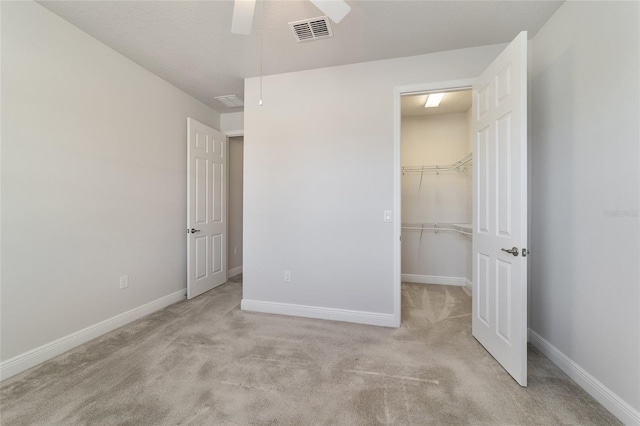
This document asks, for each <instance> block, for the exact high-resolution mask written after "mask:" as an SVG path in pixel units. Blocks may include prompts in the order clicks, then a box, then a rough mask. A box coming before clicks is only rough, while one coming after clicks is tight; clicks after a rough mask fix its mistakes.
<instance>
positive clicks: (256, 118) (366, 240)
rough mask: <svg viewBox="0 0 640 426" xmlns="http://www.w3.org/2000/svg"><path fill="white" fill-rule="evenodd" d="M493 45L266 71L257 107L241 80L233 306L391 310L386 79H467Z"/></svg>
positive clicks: (495, 49)
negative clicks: (239, 279)
mask: <svg viewBox="0 0 640 426" xmlns="http://www.w3.org/2000/svg"><path fill="white" fill-rule="evenodd" d="M503 47H504V46H503V45H496V46H485V47H478V48H471V49H463V50H457V51H450V52H443V53H437V54H430V55H421V56H415V57H409V58H400V59H391V60H384V61H376V62H368V63H360V64H353V65H347V66H341V67H332V68H323V69H316V70H310V71H303V72H295V73H289V74H281V75H274V76H267V77H265V78H264V84H263V96H262V99H263V101H264V105H263V106H262V107H259V106H258V94H259V90H258V88H259V86H258V79H256V78H252V79H247V80H246V81H245V146H244V148H245V176H244V178H245V181H244V191H245V197H244V201H245V203H244V250H245V251H244V300H243V308H245V309H246V308H248V305H249V304H248V303H245V301H247V300H253V301H260V302H266V303H267V304H270V306H271V307H272V308H274V309H273V310H277V309H280V308H282V309H281V311H285V310H287V309H286V306H285V307H283V306H281V305H274V304H273V302H276V303H284V304H296V305H307V306H313V307H324V308H332V309H342V310H353V311H364V312H369V313H374V314H389V315H391V314H393V301H394V285H393V283H394V276H393V258H394V257H393V248H394V240H393V225H392V224H390V223H384V222H383V211H384V210H391V209H393V203H394V87H395V86H402V85H408V84H417V83H425V82H443V81H449V80H456V79H465V78H472V77H475V76H477V75H479V74H480V73H481V72H482V70H483V69H484V68H485V67H486V66H487V65H488V64H489V63H490V62H491V60H493V59H494V58H495V57H496V56H497V55H498V53H499V52H500V51H501V50H502V49H503ZM399 219H400V218H396V220H399ZM284 270H291V271H292V281H293V282H292V283H284V282H283V271H284ZM288 312H293V311H291V310H288ZM309 312H310V311H308V310H307V311H304V310H302V309H298V310H297V311H296V313H297V314H299V315H307V314H308V313H309ZM326 312H327V313H328V315H329V316H330V315H333V314H334V313H335V314H340V312H341V311H338V312H337V311H326ZM359 315H360V314H358V313H356V314H354V316H352V317H350V318H346V317H344V316H342V317H341V318H342V319H348V320H358V318H360V319H361V320H363V322H372V321H368V319H370V318H373V317H376V315H373V316H366V315H365V316H362V315H360V316H359ZM356 317H357V318H356ZM365 317H366V318H365ZM378 317H379V316H378ZM378 317H376V318H378ZM334 318H335V316H334ZM363 318H364V319H363ZM385 318H386V317H385Z"/></svg>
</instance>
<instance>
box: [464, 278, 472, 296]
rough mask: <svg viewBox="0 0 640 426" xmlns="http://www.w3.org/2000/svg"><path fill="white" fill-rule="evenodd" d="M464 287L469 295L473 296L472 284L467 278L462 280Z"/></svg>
mask: <svg viewBox="0 0 640 426" xmlns="http://www.w3.org/2000/svg"><path fill="white" fill-rule="evenodd" d="M464 287H465V288H466V289H467V291H468V292H469V294H473V283H472V282H471V281H469V280H468V279H467V278H465V279H464Z"/></svg>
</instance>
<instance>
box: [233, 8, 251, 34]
mask: <svg viewBox="0 0 640 426" xmlns="http://www.w3.org/2000/svg"><path fill="white" fill-rule="evenodd" d="M255 9H256V0H235V2H234V3H233V19H232V21H231V32H232V33H233V34H243V35H249V34H251V25H252V24H253V12H254V10H255Z"/></svg>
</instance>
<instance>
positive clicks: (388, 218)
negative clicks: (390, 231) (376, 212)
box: [384, 210, 391, 222]
mask: <svg viewBox="0 0 640 426" xmlns="http://www.w3.org/2000/svg"><path fill="white" fill-rule="evenodd" d="M384 221H385V222H391V210H385V211H384Z"/></svg>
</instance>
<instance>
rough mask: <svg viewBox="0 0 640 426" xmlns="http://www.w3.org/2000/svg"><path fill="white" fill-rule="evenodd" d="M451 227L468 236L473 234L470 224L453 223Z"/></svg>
mask: <svg viewBox="0 0 640 426" xmlns="http://www.w3.org/2000/svg"><path fill="white" fill-rule="evenodd" d="M453 227H454V228H455V229H458V230H460V231H463V232H467V233H469V234H472V233H473V225H472V224H470V223H454V224H453Z"/></svg>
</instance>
